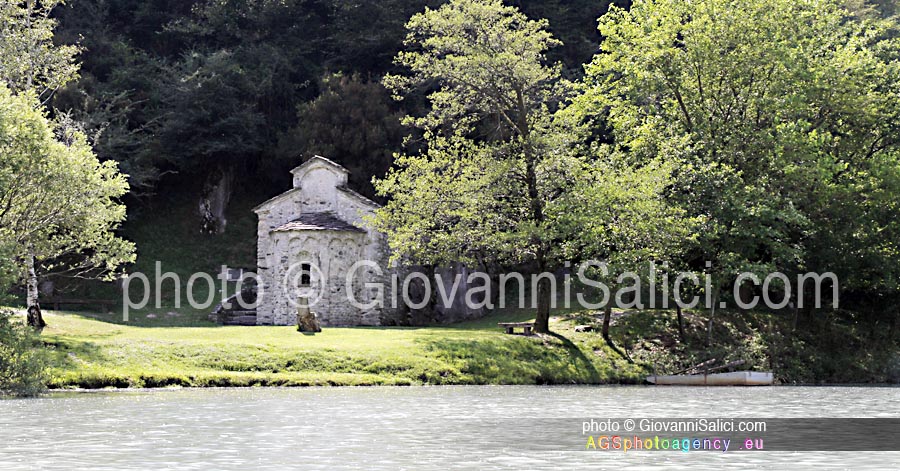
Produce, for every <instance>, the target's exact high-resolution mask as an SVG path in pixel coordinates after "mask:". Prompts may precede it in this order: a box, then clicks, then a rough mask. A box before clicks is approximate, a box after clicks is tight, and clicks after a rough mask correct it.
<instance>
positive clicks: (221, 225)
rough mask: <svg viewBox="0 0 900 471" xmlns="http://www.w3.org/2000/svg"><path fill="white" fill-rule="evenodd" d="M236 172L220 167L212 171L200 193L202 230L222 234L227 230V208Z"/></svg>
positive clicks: (206, 232) (205, 232)
mask: <svg viewBox="0 0 900 471" xmlns="http://www.w3.org/2000/svg"><path fill="white" fill-rule="evenodd" d="M233 182H234V172H233V171H232V170H231V169H230V168H227V169H223V168H220V169H218V170H216V171H214V172H212V173H211V174H210V175H209V177H208V179H207V180H206V183H205V184H204V185H203V192H202V194H201V195H200V208H199V209H200V232H201V233H203V234H221V233H223V232H225V225H226V224H227V222H228V221H227V220H226V219H225V210H226V209H227V208H228V202H229V201H230V200H231V193H232V187H233Z"/></svg>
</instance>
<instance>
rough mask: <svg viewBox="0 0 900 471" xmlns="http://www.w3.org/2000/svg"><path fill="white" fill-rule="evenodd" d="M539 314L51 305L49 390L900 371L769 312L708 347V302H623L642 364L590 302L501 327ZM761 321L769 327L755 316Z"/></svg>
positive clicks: (862, 349) (723, 331)
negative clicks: (298, 325)
mask: <svg viewBox="0 0 900 471" xmlns="http://www.w3.org/2000/svg"><path fill="white" fill-rule="evenodd" d="M528 317H529V314H528V313H527V312H509V311H508V312H504V313H497V314H493V315H491V316H489V317H487V318H485V319H482V320H479V321H475V322H469V323H463V324H457V325H453V326H442V327H428V328H327V329H325V331H324V332H322V333H319V334H316V335H304V334H301V333H298V332H297V331H296V330H295V329H294V328H292V327H219V326H209V325H204V326H195V327H185V326H178V325H169V326H165V325H163V326H159V325H157V326H153V325H149V324H144V325H125V324H121V323H119V324H117V323H113V322H110V320H109V319H107V318H105V317H100V316H96V317H93V316H91V315H88V314H84V313H81V314H75V313H48V315H47V321H48V324H49V327H48V328H47V329H46V330H45V331H44V333H43V335H42V337H43V340H44V342H45V344H46V345H47V346H48V348H49V350H50V353H51V358H52V366H51V368H50V381H49V386H50V387H51V388H70V387H81V388H103V387H122V388H125V387H165V386H197V387H204V386H306V385H418V384H573V383H579V384H601V383H640V382H642V381H643V377H644V376H645V375H646V374H648V373H651V372H653V371H654V370H656V371H658V372H659V373H664V372H671V371H675V370H677V369H680V368H682V367H684V366H688V365H691V364H696V363H699V362H700V361H703V360H706V359H708V358H718V359H719V360H720V361H723V362H724V361H732V360H737V359H743V360H745V362H746V364H745V366H744V367H745V368H753V369H761V370H772V371H774V372H775V374H776V377H777V378H778V380H779V381H780V382H783V383H818V382H888V381H893V380H896V378H897V376H900V371H897V370H898V369H900V365H897V358H898V357H897V354H896V345H895V344H892V346H887V344H880V345H873V344H871V342H867V341H866V340H865V339H863V338H861V337H859V336H858V334H857V333H856V332H855V331H853V330H852V329H845V328H844V327H843V326H839V325H838V326H834V327H833V328H831V329H829V330H827V331H826V332H824V333H823V332H819V333H817V334H816V337H815V339H814V341H811V340H810V339H808V338H804V337H803V336H801V335H799V334H798V335H791V336H788V335H785V334H783V333H782V332H783V330H782V325H781V323H782V319H781V318H780V317H778V316H773V315H771V314H765V313H729V314H727V315H723V317H722V323H721V324H719V325H718V326H717V328H716V341H715V342H714V345H713V346H712V347H706V346H705V345H704V343H703V339H704V338H705V325H704V318H703V317H702V315H701V314H699V313H690V312H688V313H686V315H685V321H686V325H685V327H686V329H685V330H686V338H685V340H684V341H682V340H681V339H680V338H679V335H678V330H677V327H676V325H677V324H676V322H675V316H674V313H671V312H665V311H644V312H617V313H616V315H615V317H614V322H613V328H612V336H613V339H614V341H615V342H616V344H617V345H619V346H620V347H621V348H622V349H623V350H624V351H625V352H627V355H628V356H629V358H630V359H631V360H632V362H629V361H628V360H626V359H625V358H623V357H621V356H620V355H619V354H617V353H615V352H614V351H613V350H612V349H610V348H609V347H608V346H607V345H606V343H605V342H604V340H603V339H602V337H601V335H600V334H599V333H598V332H596V331H593V332H576V331H575V326H577V325H585V324H593V325H596V324H597V323H598V322H599V319H598V317H597V316H596V314H595V313H592V312H571V313H558V315H557V316H555V317H554V318H553V321H552V324H551V327H552V329H553V330H554V334H553V335H551V336H543V337H537V336H535V337H524V336H510V335H505V334H503V333H502V332H501V331H500V329H498V328H497V326H496V323H497V322H498V321H523V320H527V319H528ZM147 322H149V321H147ZM155 322H157V323H164V322H166V320H165V319H159V320H156V321H155ZM760 325H762V326H765V328H763V329H758V328H756V327H754V326H760ZM810 345H820V346H819V347H811V346H810ZM892 375H894V376H892Z"/></svg>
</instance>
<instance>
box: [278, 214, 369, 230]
mask: <svg viewBox="0 0 900 471" xmlns="http://www.w3.org/2000/svg"><path fill="white" fill-rule="evenodd" d="M280 231H345V232H365V231H364V230H362V229H360V228H358V227H356V226H354V225H353V224H350V223H349V222H346V221H344V220H343V219H340V218H339V217H337V215H336V214H334V213H333V212H331V211H327V212H321V213H304V214H301V215H300V217H298V218H297V219H294V220H293V221H291V222H289V223H287V224H283V225H281V226H279V227H276V228H275V229H273V232H280Z"/></svg>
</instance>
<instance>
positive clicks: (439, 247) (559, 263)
mask: <svg viewBox="0 0 900 471" xmlns="http://www.w3.org/2000/svg"><path fill="white" fill-rule="evenodd" d="M546 27H547V23H546V21H531V20H529V19H528V18H527V17H525V16H524V15H523V14H521V13H520V12H519V11H518V10H516V9H515V8H512V7H506V6H503V4H502V2H500V1H496V0H455V1H452V2H450V3H448V4H446V5H444V6H443V7H441V8H439V9H437V10H431V9H426V11H425V12H424V13H420V14H418V15H415V16H414V17H413V18H412V19H411V20H410V21H409V23H408V24H407V28H408V30H409V35H408V37H407V41H406V44H407V48H408V49H407V50H406V51H404V52H401V53H400V54H399V55H398V56H397V62H398V64H399V65H402V66H404V67H406V68H408V69H409V70H410V72H411V73H410V74H409V75H404V76H389V77H387V78H386V80H385V83H386V84H387V85H388V86H389V88H392V89H393V90H394V91H395V92H397V93H398V94H402V93H408V92H409V91H410V90H412V89H414V88H415V87H429V88H428V90H429V94H428V100H429V102H430V104H431V109H430V111H429V112H428V113H427V114H425V115H423V116H419V117H409V118H407V120H406V121H407V122H408V123H411V124H414V125H416V126H417V127H419V128H420V129H422V131H423V133H424V141H425V144H426V146H425V149H424V150H422V151H421V152H419V153H413V154H406V155H401V156H398V157H397V160H396V167H395V168H394V169H393V170H392V171H391V172H390V173H389V174H388V175H387V176H386V177H385V178H384V179H381V180H378V181H376V189H377V190H378V191H379V192H380V193H381V194H382V195H384V196H388V197H390V198H391V199H390V201H389V202H388V203H387V204H386V205H385V206H384V207H383V208H382V209H381V210H380V211H379V212H378V214H377V216H376V220H375V222H376V225H378V226H379V227H380V228H381V229H383V230H384V231H386V232H387V233H388V239H389V243H390V245H391V248H392V250H393V255H394V257H395V258H397V259H405V260H410V261H414V262H418V263H424V264H430V265H435V264H446V263H450V262H465V263H469V264H472V265H473V266H478V267H482V268H519V269H521V268H526V269H528V270H532V272H539V273H544V272H553V271H555V270H557V269H560V268H564V267H565V266H566V262H575V263H578V262H579V261H581V260H587V259H590V258H593V257H595V256H600V257H606V256H611V255H612V254H613V253H614V252H615V251H614V250H611V247H615V246H616V245H617V244H618V245H619V246H620V250H621V251H622V252H623V253H624V252H625V251H626V250H631V249H633V250H634V251H640V250H645V249H647V246H645V245H644V244H642V242H643V241H645V240H646V239H645V237H646V236H647V235H648V234H649V233H648V232H645V230H646V229H647V228H648V226H649V225H652V224H653V221H656V220H657V219H656V216H658V215H659V213H658V212H657V211H656V210H657V209H659V207H660V206H661V205H662V203H663V200H662V198H660V193H659V192H658V191H659V190H660V189H661V188H664V187H665V181H666V178H665V174H666V171H665V170H663V171H659V170H660V169H657V172H645V173H635V172H634V170H635V169H633V168H632V167H630V166H629V165H627V164H626V163H625V162H622V161H617V160H616V159H611V160H610V159H609V158H608V157H609V156H605V155H601V154H602V153H600V152H598V153H597V154H595V155H592V154H591V153H590V152H587V151H586V150H585V149H583V148H582V146H580V145H579V141H578V133H577V132H575V130H574V129H572V128H571V126H570V123H569V120H568V118H565V117H559V118H558V117H556V116H555V111H556V109H557V108H558V106H559V104H560V103H561V102H562V101H563V100H565V99H566V98H567V96H568V87H567V86H566V85H565V84H564V83H562V82H561V80H560V68H559V66H558V65H546V64H545V57H544V55H545V52H546V51H547V50H548V49H549V48H551V47H553V46H555V45H557V44H558V41H556V40H555V39H553V37H552V36H551V35H550V34H549V33H548V32H547V31H546ZM581 151H584V152H581ZM649 178H656V180H657V181H658V184H656V185H649V184H648V185H646V186H645V185H643V184H633V185H632V183H635V182H637V181H643V182H645V183H648V182H647V179H649ZM626 181H627V183H624V182H626ZM591 201H593V202H596V203H597V204H596V205H591V204H590V202H591ZM614 203H615V204H622V205H623V207H622V209H620V210H619V211H611V210H610V208H611V207H608V206H604V205H606V204H614ZM641 205H644V206H643V207H641ZM598 206H599V207H598ZM629 211H633V214H628V213H629ZM626 214H628V216H626ZM629 216H634V217H629ZM645 223H646V225H644V224H645ZM657 227H658V228H659V230H660V231H662V230H664V228H665V227H667V226H666V225H665V224H659V225H658V226H657ZM626 234H630V235H637V236H638V238H637V239H635V240H633V241H626V240H625V239H627V238H628V237H629V236H627V235H626ZM604 243H605V244H606V245H604ZM629 253H632V252H629ZM552 295H553V293H552V292H551V281H550V280H549V279H548V278H547V277H540V278H539V279H538V284H537V297H536V298H537V306H536V308H537V313H536V317H535V330H536V331H538V332H548V331H549V313H550V308H551V305H552V303H553V299H552V297H551V296H552Z"/></svg>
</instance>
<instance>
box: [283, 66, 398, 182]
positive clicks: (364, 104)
mask: <svg viewBox="0 0 900 471" xmlns="http://www.w3.org/2000/svg"><path fill="white" fill-rule="evenodd" d="M321 88H322V93H321V94H320V95H319V96H318V97H317V98H316V99H314V100H312V101H310V102H306V103H303V104H301V105H300V106H298V107H297V118H298V119H297V125H296V126H295V127H294V128H292V129H290V130H289V131H287V132H285V133H284V134H282V135H281V136H280V138H279V143H278V150H279V152H278V153H279V154H280V155H279V157H280V158H281V160H282V161H287V162H289V163H291V164H296V162H297V157H298V156H300V155H302V156H311V155H315V154H318V155H322V156H326V157H328V158H330V159H333V160H335V161H337V162H338V163H340V164H341V165H343V166H344V167H347V168H348V169H349V170H350V184H351V185H352V186H353V187H354V188H356V189H359V190H360V192H361V193H362V194H364V195H365V196H368V197H370V198H374V197H375V195H374V190H373V189H372V186H371V176H372V175H377V176H382V175H384V174H385V173H386V172H387V170H388V168H390V166H391V163H392V162H393V155H394V153H395V152H397V151H399V150H400V149H401V148H402V144H403V138H404V134H405V133H406V131H407V130H406V129H404V127H403V126H402V125H401V124H400V119H401V117H402V113H401V112H400V111H399V110H398V109H397V108H398V107H397V106H396V103H394V102H393V100H392V99H391V96H390V94H389V93H388V91H387V90H386V89H385V88H384V87H383V86H382V85H381V84H380V83H378V82H371V81H363V80H362V79H361V78H360V77H359V76H358V75H350V76H348V75H343V74H334V75H329V76H328V77H326V79H325V80H324V83H323V85H322V87H321Z"/></svg>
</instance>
